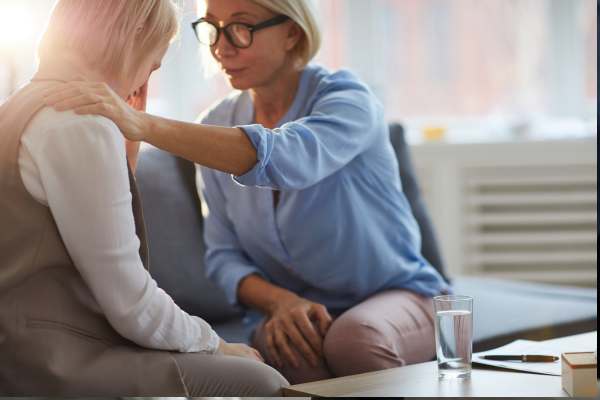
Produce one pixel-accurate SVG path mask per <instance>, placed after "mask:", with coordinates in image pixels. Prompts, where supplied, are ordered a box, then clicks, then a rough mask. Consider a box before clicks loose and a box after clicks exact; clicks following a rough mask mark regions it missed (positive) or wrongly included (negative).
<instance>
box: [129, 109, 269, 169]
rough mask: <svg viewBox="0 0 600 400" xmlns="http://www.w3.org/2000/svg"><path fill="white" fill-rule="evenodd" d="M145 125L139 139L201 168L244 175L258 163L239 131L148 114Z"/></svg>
mask: <svg viewBox="0 0 600 400" xmlns="http://www.w3.org/2000/svg"><path fill="white" fill-rule="evenodd" d="M138 117H139V118H141V119H142V120H143V121H144V122H143V124H144V125H145V126H146V128H144V129H143V132H144V134H143V138H142V140H143V141H145V142H148V143H150V144H152V145H154V146H156V147H158V148H160V149H163V150H166V151H168V152H169V153H172V154H176V155H178V156H180V157H183V158H185V159H187V160H190V161H192V162H195V163H197V164H200V165H202V166H205V167H208V168H211V169H216V170H218V171H221V172H226V173H229V174H233V175H236V176H238V175H243V174H245V173H246V172H248V171H249V170H250V169H252V167H254V165H256V162H257V158H256V157H257V152H256V149H255V148H254V146H253V145H252V142H250V140H249V139H248V136H246V134H245V133H244V131H243V130H242V129H239V128H223V127H219V126H210V125H199V124H193V123H187V122H180V121H174V120H169V119H166V118H161V117H156V116H154V115H150V114H144V113H141V114H139V115H138Z"/></svg>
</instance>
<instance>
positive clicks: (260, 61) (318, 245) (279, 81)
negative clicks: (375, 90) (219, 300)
mask: <svg viewBox="0 0 600 400" xmlns="http://www.w3.org/2000/svg"><path fill="white" fill-rule="evenodd" d="M194 29H195V32H196V35H197V37H198V39H199V40H200V42H201V43H203V44H204V45H208V46H209V48H210V50H211V53H212V55H213V57H214V59H215V60H216V62H217V63H218V64H219V66H220V67H221V69H222V70H223V71H224V72H225V74H226V75H227V77H228V79H229V82H230V84H231V86H232V87H233V88H234V89H237V91H235V92H233V93H232V94H231V95H230V96H229V97H227V98H226V99H224V100H223V101H221V102H220V103H219V104H217V105H216V106H215V107H213V108H212V109H210V110H208V111H207V112H205V113H204V115H203V117H202V118H201V120H200V123H199V124H189V123H183V122H178V121H171V120H167V119H163V118H159V117H155V116H151V115H148V114H144V113H141V112H138V111H136V110H133V109H131V108H129V107H127V105H126V104H125V103H124V102H123V101H122V100H120V99H119V98H118V97H117V96H115V95H114V94H113V93H112V92H111V91H110V90H109V89H108V88H107V86H106V85H104V84H95V83H70V84H68V85H66V86H65V87H64V88H63V89H62V90H61V91H59V92H58V93H55V94H53V95H51V96H50V97H49V98H48V103H49V104H51V105H54V106H55V108H57V109H59V110H62V109H67V108H74V109H75V110H76V112H78V113H95V114H101V115H104V116H106V117H108V118H111V119H112V120H113V121H114V122H115V123H117V125H118V126H119V127H120V128H121V131H122V132H123V133H124V135H125V136H127V137H128V138H129V139H131V140H143V141H146V142H149V143H151V144H153V145H155V146H157V147H160V148H162V149H164V150H167V151H170V152H172V153H174V154H177V155H179V156H181V157H184V158H187V159H189V160H193V161H195V162H196V163H198V164H199V165H201V167H199V169H200V172H201V174H202V178H203V179H202V182H203V188H202V194H203V197H204V199H205V204H206V206H207V210H206V211H207V215H206V221H205V240H206V245H207V252H206V260H205V261H206V270H207V273H208V275H209V276H210V277H211V279H212V280H214V281H215V282H216V283H217V284H218V285H220V286H221V287H222V288H223V289H224V291H225V293H226V295H227V297H228V299H229V301H230V302H231V303H232V304H237V305H240V306H245V307H249V308H254V309H257V310H259V311H261V312H262V313H263V314H264V315H265V319H264V320H263V322H262V323H261V324H260V326H259V327H258V329H257V331H256V333H255V335H254V345H255V346H256V347H257V348H258V349H259V350H260V351H261V353H262V354H263V355H264V356H265V358H266V360H267V361H268V362H269V363H270V364H272V365H274V366H276V367H277V368H278V369H279V370H280V371H281V372H282V373H283V374H284V376H286V378H288V379H289V380H290V381H291V382H292V383H300V382H306V381H311V380H317V379H325V378H330V377H333V376H343V375H349V374H355V373H361V372H367V371H373V370H378V369H384V368H390V367H396V366H401V365H405V364H408V363H416V362H423V361H427V360H429V359H431V358H432V357H433V356H434V355H435V346H434V333H433V330H434V328H433V318H432V306H431V297H432V296H434V295H437V294H440V293H444V292H447V291H448V290H449V288H448V285H447V283H446V282H445V281H444V280H443V278H442V277H441V276H440V275H439V274H438V273H437V272H436V271H435V269H434V268H433V267H432V266H431V265H429V264H428V262H427V261H426V260H425V259H424V258H423V256H422V255H421V254H420V247H421V243H420V234H419V229H418V226H417V224H416V222H415V219H414V218H413V216H412V213H411V210H410V206H409V204H408V202H407V200H406V198H405V196H404V194H403V193H402V188H401V184H400V180H399V175H398V165H397V162H396V159H395V155H394V152H393V149H392V146H391V144H390V141H389V137H388V128H387V124H386V121H385V119H384V115H383V110H382V107H381V105H380V103H379V102H378V101H377V99H376V98H375V96H374V95H373V94H372V93H371V91H370V90H369V88H368V87H366V86H365V85H364V84H363V83H362V82H360V80H358V79H357V78H356V77H355V76H354V75H353V74H351V73H350V72H347V71H338V72H333V73H332V72H329V71H327V70H325V69H324V68H321V67H318V66H315V65H309V64H308V63H309V61H310V60H311V59H312V58H313V56H314V55H315V54H316V52H317V50H318V48H319V43H320V36H319V29H318V27H317V25H316V23H315V17H314V13H313V10H312V8H311V7H310V2H309V1H308V0H306V1H304V0H206V14H205V15H204V16H203V18H201V19H199V20H198V21H197V22H196V23H194Z"/></svg>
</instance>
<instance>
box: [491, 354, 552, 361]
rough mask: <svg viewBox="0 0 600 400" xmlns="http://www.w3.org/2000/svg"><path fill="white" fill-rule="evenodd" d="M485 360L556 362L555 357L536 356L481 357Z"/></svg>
mask: <svg viewBox="0 0 600 400" xmlns="http://www.w3.org/2000/svg"><path fill="white" fill-rule="evenodd" d="M483 358H485V359H486V360H494V361H523V362H554V361H557V360H558V357H556V356H542V355H538V354H520V355H512V356H508V355H507V356H504V355H496V354H494V355H487V356H483Z"/></svg>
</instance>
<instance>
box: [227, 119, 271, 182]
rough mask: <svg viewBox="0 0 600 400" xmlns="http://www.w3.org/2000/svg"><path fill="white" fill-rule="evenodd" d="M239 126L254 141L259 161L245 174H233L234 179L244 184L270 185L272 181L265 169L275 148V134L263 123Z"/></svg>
mask: <svg viewBox="0 0 600 400" xmlns="http://www.w3.org/2000/svg"><path fill="white" fill-rule="evenodd" d="M237 128H240V129H242V130H243V131H244V132H245V133H246V136H248V139H250V142H252V145H253V146H254V148H255V149H256V158H257V160H258V161H257V162H256V164H255V165H254V167H252V169H251V170H250V171H248V172H246V173H245V174H244V175H241V176H235V175H232V178H233V180H234V181H235V182H237V183H239V184H240V185H243V186H269V183H270V182H269V179H268V178H267V176H266V172H265V171H266V167H267V164H268V162H269V159H270V157H271V151H272V150H273V140H274V138H273V135H272V134H270V133H269V132H268V131H267V130H266V129H265V128H263V127H262V126H261V125H244V126H238V127H237Z"/></svg>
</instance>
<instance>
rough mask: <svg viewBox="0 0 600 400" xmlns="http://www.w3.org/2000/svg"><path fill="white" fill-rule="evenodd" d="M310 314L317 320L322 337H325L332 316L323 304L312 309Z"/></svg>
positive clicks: (315, 305)
mask: <svg viewBox="0 0 600 400" xmlns="http://www.w3.org/2000/svg"><path fill="white" fill-rule="evenodd" d="M310 313H311V315H312V316H314V317H315V318H316V319H317V321H318V324H319V330H320V331H321V335H322V336H323V337H325V335H326V334H327V331H328V330H329V327H330V326H331V322H332V318H331V315H329V312H328V311H327V308H325V306H323V305H321V304H314V305H313V306H312V307H311V309H310Z"/></svg>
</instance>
